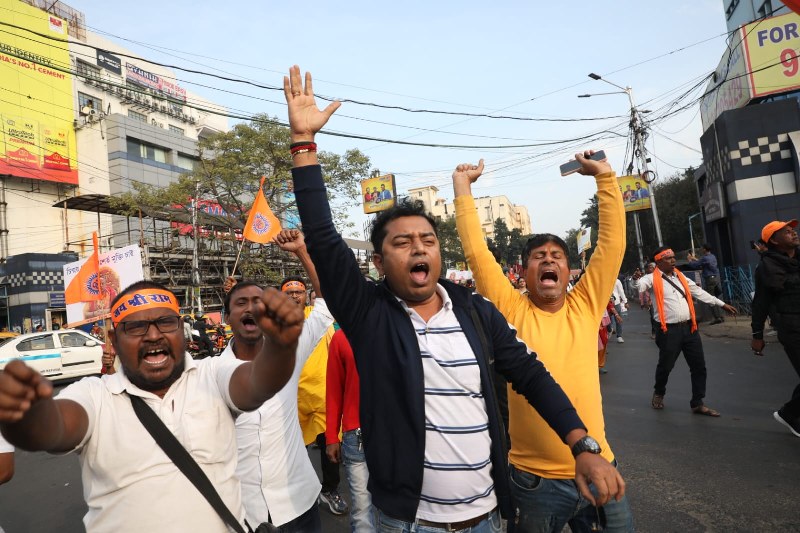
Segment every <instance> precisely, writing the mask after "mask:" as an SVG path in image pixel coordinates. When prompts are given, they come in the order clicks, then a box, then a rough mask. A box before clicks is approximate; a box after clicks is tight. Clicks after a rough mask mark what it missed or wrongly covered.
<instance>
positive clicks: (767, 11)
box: [758, 0, 775, 19]
mask: <svg viewBox="0 0 800 533" xmlns="http://www.w3.org/2000/svg"><path fill="white" fill-rule="evenodd" d="M774 11H775V10H774V9H772V0H766V1H765V2H764V3H763V4H761V7H760V8H758V18H762V19H763V18H767V17H771V16H772V13H773V12H774Z"/></svg>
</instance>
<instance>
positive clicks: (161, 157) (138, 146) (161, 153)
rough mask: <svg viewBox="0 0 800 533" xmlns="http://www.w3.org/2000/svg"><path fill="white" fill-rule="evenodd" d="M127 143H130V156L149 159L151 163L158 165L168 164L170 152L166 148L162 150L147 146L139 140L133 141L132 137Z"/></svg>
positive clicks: (150, 145)
mask: <svg viewBox="0 0 800 533" xmlns="http://www.w3.org/2000/svg"><path fill="white" fill-rule="evenodd" d="M127 143H128V155H132V156H135V157H141V158H142V159H149V160H150V161H155V162H157V163H166V162H167V152H168V150H166V149H164V148H160V147H158V146H154V145H152V144H146V143H143V142H142V141H140V140H138V139H133V138H131V137H128V138H127Z"/></svg>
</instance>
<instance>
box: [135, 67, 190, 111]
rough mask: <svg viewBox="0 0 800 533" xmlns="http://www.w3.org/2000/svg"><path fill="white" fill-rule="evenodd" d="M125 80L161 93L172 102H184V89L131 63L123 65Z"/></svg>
mask: <svg viewBox="0 0 800 533" xmlns="http://www.w3.org/2000/svg"><path fill="white" fill-rule="evenodd" d="M125 80H126V81H129V82H131V83H135V84H137V85H141V86H142V87H147V88H148V89H153V90H154V91H158V92H161V93H163V94H164V96H167V97H169V98H172V99H174V100H180V101H182V102H185V101H186V89H184V88H183V87H181V86H179V85H178V84H177V83H172V82H171V81H169V80H167V79H165V78H162V77H161V76H159V75H158V74H153V73H152V72H148V71H146V70H144V69H141V68H139V67H137V66H136V65H133V64H131V63H125Z"/></svg>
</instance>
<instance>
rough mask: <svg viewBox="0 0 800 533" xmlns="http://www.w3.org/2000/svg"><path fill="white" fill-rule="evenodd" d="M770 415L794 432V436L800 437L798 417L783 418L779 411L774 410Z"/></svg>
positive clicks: (799, 420)
mask: <svg viewBox="0 0 800 533" xmlns="http://www.w3.org/2000/svg"><path fill="white" fill-rule="evenodd" d="M772 416H773V417H774V418H775V420H777V421H778V422H779V423H780V424H783V425H784V426H786V427H787V428H789V431H791V432H792V433H794V436H795V437H800V419H798V418H784V417H783V415H782V414H781V412H780V411H775V412H774V413H772Z"/></svg>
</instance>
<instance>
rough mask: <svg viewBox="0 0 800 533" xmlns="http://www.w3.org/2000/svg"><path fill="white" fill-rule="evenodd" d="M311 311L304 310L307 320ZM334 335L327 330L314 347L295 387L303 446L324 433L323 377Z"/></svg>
mask: <svg viewBox="0 0 800 533" xmlns="http://www.w3.org/2000/svg"><path fill="white" fill-rule="evenodd" d="M312 309H313V308H312V307H306V308H305V316H306V318H308V315H309V314H310V313H311V310H312ZM334 332H335V330H334V329H333V326H331V327H329V328H328V331H326V332H325V335H324V336H323V337H322V339H321V340H320V341H319V343H317V346H316V347H315V348H314V351H313V352H311V356H310V357H309V358H308V361H306V364H305V365H304V366H303V371H302V372H301V373H300V382H299V383H298V384H297V414H298V415H299V418H300V428H301V429H302V430H303V441H304V442H305V444H306V446H308V445H309V444H311V443H312V442H314V441H315V440H316V438H317V435H319V434H320V433H325V376H326V373H327V370H328V345H330V343H331V338H333V334H334Z"/></svg>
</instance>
